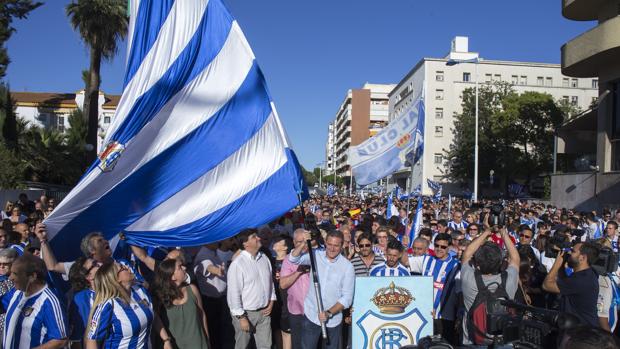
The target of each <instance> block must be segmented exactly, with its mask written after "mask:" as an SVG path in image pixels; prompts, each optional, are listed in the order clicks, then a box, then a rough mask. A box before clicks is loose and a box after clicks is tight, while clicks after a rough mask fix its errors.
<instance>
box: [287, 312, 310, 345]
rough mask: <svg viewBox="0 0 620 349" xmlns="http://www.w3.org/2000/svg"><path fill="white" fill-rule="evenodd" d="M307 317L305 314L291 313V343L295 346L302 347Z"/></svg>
mask: <svg viewBox="0 0 620 349" xmlns="http://www.w3.org/2000/svg"><path fill="white" fill-rule="evenodd" d="M305 321H306V317H305V316H304V314H301V315H293V314H289V323H290V325H291V342H292V343H291V344H292V347H293V348H301V342H302V333H304V329H303V328H304V322H305Z"/></svg>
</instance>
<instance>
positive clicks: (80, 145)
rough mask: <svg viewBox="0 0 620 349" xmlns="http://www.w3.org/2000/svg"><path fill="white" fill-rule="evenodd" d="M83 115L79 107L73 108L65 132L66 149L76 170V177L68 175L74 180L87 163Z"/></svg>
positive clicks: (86, 128)
mask: <svg viewBox="0 0 620 349" xmlns="http://www.w3.org/2000/svg"><path fill="white" fill-rule="evenodd" d="M83 115H84V114H83V112H82V111H81V110H80V109H75V110H74V111H73V112H72V113H71V114H70V115H69V128H68V129H67V131H66V132H65V141H66V145H67V150H68V152H69V154H70V158H71V161H72V162H73V163H74V165H73V166H72V168H75V169H76V170H77V171H78V174H77V177H78V178H75V177H76V176H75V175H72V176H70V177H71V178H74V179H75V180H76V181H77V179H79V176H81V174H82V173H83V172H84V171H85V170H86V167H87V166H88V165H89V163H88V162H87V161H86V134H87V131H88V125H87V124H86V121H85V120H84V116H83Z"/></svg>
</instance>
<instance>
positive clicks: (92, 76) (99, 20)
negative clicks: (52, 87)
mask: <svg viewBox="0 0 620 349" xmlns="http://www.w3.org/2000/svg"><path fill="white" fill-rule="evenodd" d="M66 12H67V16H68V17H69V19H70V21H71V25H72V26H73V28H74V29H75V30H77V31H78V32H79V33H80V36H81V37H82V40H84V42H85V43H86V45H87V46H88V47H89V49H90V66H89V70H88V71H89V78H88V79H87V80H88V81H87V83H86V87H85V96H84V116H85V117H86V118H88V133H87V137H86V139H87V142H88V144H92V145H93V146H94V148H93V149H92V150H91V151H88V153H87V160H88V162H89V163H90V162H92V161H94V160H95V157H96V156H97V128H98V126H99V111H98V107H99V105H98V100H99V87H100V84H101V61H102V59H108V60H111V59H112V58H114V56H115V55H116V52H117V49H118V41H119V40H121V39H123V38H125V36H126V35H127V24H128V18H127V1H126V0H73V1H72V2H71V3H70V4H69V5H67V7H66Z"/></svg>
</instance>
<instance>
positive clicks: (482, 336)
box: [461, 228, 521, 345]
mask: <svg viewBox="0 0 620 349" xmlns="http://www.w3.org/2000/svg"><path fill="white" fill-rule="evenodd" d="M491 234H492V232H491V231H490V230H487V231H485V232H484V233H482V234H481V235H480V236H479V237H478V238H476V239H475V240H473V241H472V242H471V244H470V245H469V246H468V247H467V249H466V250H465V252H464V253H463V265H462V267H461V288H462V291H463V302H464V304H465V313H466V316H465V317H464V318H463V344H465V345H470V344H489V343H488V340H489V338H490V335H489V333H490V332H491V327H492V326H494V325H497V324H494V323H492V322H490V321H487V320H488V318H489V317H488V315H489V314H490V312H491V311H492V310H494V309H496V307H497V305H498V304H499V299H513V298H514V296H515V293H516V292H517V287H518V280H519V266H520V263H521V260H520V257H519V252H518V251H517V249H516V248H515V245H514V243H513V242H512V240H511V239H510V236H509V235H508V232H507V231H506V229H505V228H501V229H499V234H500V236H501V238H502V240H503V245H504V246H506V250H507V251H508V266H507V268H506V269H505V270H502V265H503V261H504V258H503V256H502V250H501V248H500V247H499V246H498V245H497V244H495V243H492V242H487V240H488V238H489V237H490V236H491ZM485 309H486V310H485ZM481 310H482V311H481ZM470 322H471V323H470Z"/></svg>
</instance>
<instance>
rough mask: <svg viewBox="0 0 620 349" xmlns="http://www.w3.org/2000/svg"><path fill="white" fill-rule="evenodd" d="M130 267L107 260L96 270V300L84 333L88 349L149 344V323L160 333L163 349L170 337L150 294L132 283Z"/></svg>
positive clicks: (138, 347) (136, 347)
mask: <svg viewBox="0 0 620 349" xmlns="http://www.w3.org/2000/svg"><path fill="white" fill-rule="evenodd" d="M134 278H135V277H134V275H133V273H132V272H131V270H130V269H129V268H128V267H126V266H125V265H122V264H120V263H114V262H110V263H106V264H104V265H102V266H101V267H99V270H98V271H97V273H96V274H95V280H94V284H95V301H94V303H93V310H91V315H90V319H91V320H90V322H89V326H88V330H87V334H86V339H85V345H86V348H87V349H99V348H105V349H146V348H150V345H149V336H150V332H151V325H155V330H156V331H157V332H158V333H159V335H160V337H161V338H162V341H163V343H164V348H165V349H172V343H171V338H170V336H169V335H168V333H167V332H166V330H165V329H163V328H162V327H161V322H160V321H159V319H158V318H157V317H156V316H155V315H154V313H153V305H152V303H151V297H150V296H149V294H148V293H147V292H146V290H145V289H144V287H142V286H139V285H135V284H134Z"/></svg>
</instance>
